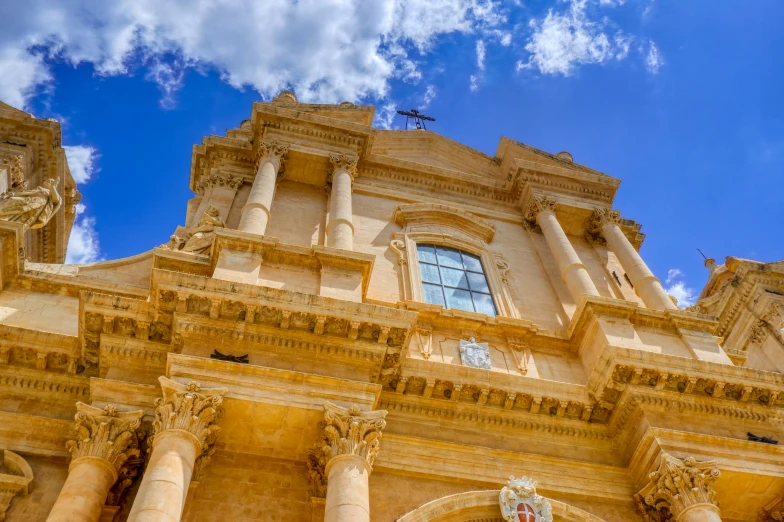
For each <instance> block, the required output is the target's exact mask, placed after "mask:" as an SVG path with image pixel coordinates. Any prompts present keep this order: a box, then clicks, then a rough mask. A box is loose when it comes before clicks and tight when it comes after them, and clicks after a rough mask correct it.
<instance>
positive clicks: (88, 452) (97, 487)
mask: <svg viewBox="0 0 784 522" xmlns="http://www.w3.org/2000/svg"><path fill="white" fill-rule="evenodd" d="M142 415H144V412H143V411H134V412H128V413H118V412H117V410H116V409H115V408H114V407H113V406H107V407H106V408H104V409H100V408H95V407H93V406H89V405H87V404H84V403H82V402H77V403H76V417H75V419H76V432H77V438H76V440H72V441H68V443H67V444H66V447H67V448H68V451H70V452H71V457H72V460H71V465H70V466H69V467H68V478H67V479H66V480H65V484H64V485H63V489H62V490H61V491H60V494H59V495H58V496H57V500H56V501H55V503H54V507H52V511H51V512H50V513H49V518H47V519H46V520H47V521H48V522H97V520H98V519H99V518H100V516H101V510H102V508H103V505H104V502H105V501H106V496H107V495H108V494H109V489H111V487H112V485H113V484H114V482H115V481H116V480H117V476H118V473H119V471H120V469H121V468H122V466H123V464H125V461H126V460H127V459H128V458H129V457H131V456H136V455H139V449H138V439H137V438H136V429H137V428H138V427H139V424H140V423H141V418H142Z"/></svg>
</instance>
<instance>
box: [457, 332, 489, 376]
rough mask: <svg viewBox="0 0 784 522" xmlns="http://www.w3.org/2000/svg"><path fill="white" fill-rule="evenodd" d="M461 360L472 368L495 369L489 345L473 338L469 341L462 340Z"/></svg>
mask: <svg viewBox="0 0 784 522" xmlns="http://www.w3.org/2000/svg"><path fill="white" fill-rule="evenodd" d="M460 360H461V361H463V365H465V366H470V367H471V368H483V369H485V370H492V369H493V365H492V363H491V362H490V348H489V347H488V345H487V343H478V342H476V339H474V338H473V337H471V338H470V339H469V340H467V341H464V340H462V339H461V340H460Z"/></svg>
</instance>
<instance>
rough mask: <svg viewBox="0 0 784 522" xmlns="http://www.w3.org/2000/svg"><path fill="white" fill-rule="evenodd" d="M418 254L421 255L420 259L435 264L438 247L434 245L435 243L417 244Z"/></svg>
mask: <svg viewBox="0 0 784 522" xmlns="http://www.w3.org/2000/svg"><path fill="white" fill-rule="evenodd" d="M417 256H418V257H419V260H420V261H424V262H425V263H433V264H435V262H436V249H435V248H434V247H433V245H417Z"/></svg>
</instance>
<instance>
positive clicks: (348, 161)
mask: <svg viewBox="0 0 784 522" xmlns="http://www.w3.org/2000/svg"><path fill="white" fill-rule="evenodd" d="M329 161H330V163H332V195H331V196H330V199H329V222H328V223H327V246H331V247H335V248H340V249H342V250H351V249H352V248H353V246H354V223H353V222H352V217H353V215H354V211H353V209H352V205H351V184H352V183H353V182H354V176H355V175H356V173H357V159H356V158H353V157H351V156H346V155H345V154H330V156H329Z"/></svg>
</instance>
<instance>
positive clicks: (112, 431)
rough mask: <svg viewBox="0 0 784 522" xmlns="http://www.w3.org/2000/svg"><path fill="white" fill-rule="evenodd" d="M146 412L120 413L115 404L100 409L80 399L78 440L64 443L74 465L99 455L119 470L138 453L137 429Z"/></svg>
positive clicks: (77, 412) (77, 418) (78, 405)
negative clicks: (80, 460) (76, 462)
mask: <svg viewBox="0 0 784 522" xmlns="http://www.w3.org/2000/svg"><path fill="white" fill-rule="evenodd" d="M143 415H144V411H142V410H139V411H132V412H118V411H117V408H115V407H114V406H107V407H105V408H103V409H101V408H96V407H94V406H90V405H88V404H85V403H83V402H77V403H76V416H75V417H74V418H75V420H76V425H75V429H76V440H70V441H68V442H67V443H66V444H65V447H66V448H67V449H68V451H70V452H71V457H72V460H71V464H72V465H73V462H74V461H76V460H77V459H80V458H83V457H98V458H101V459H104V460H107V461H109V462H110V463H111V464H112V465H113V466H114V468H115V469H116V470H117V471H118V472H119V470H120V468H122V467H123V465H124V464H125V462H126V461H127V460H128V459H129V458H130V457H135V456H138V455H139V440H138V437H137V435H136V430H137V429H138V428H139V425H140V424H141V419H142V416H143Z"/></svg>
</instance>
